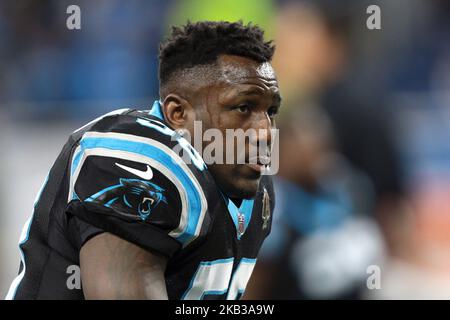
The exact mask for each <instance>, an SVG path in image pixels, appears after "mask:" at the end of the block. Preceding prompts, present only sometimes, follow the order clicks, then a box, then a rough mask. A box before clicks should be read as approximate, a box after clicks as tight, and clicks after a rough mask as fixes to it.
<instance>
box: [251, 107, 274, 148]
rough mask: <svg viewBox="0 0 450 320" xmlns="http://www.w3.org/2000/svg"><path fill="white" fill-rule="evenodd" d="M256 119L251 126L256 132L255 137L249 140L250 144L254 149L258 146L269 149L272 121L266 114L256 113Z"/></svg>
mask: <svg viewBox="0 0 450 320" xmlns="http://www.w3.org/2000/svg"><path fill="white" fill-rule="evenodd" d="M256 117H257V118H256V119H255V123H254V126H253V128H254V129H255V131H256V136H255V137H254V139H251V140H250V143H252V144H253V145H255V146H256V147H259V146H260V145H265V146H267V147H270V145H271V144H272V129H273V127H272V120H271V119H270V117H269V115H268V114H267V113H266V112H261V113H258V115H257V116H256Z"/></svg>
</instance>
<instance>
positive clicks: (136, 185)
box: [85, 178, 167, 221]
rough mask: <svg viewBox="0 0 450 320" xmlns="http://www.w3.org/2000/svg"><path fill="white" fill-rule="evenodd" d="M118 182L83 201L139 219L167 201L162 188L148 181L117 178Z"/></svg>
mask: <svg viewBox="0 0 450 320" xmlns="http://www.w3.org/2000/svg"><path fill="white" fill-rule="evenodd" d="M119 182H120V183H119V184H118V185H114V186H111V187H108V188H106V189H103V190H102V191H100V192H97V193H96V194H94V195H92V196H90V197H89V198H87V199H86V200H85V201H91V202H97V203H100V204H102V205H104V206H106V207H109V208H113V209H115V210H117V211H119V212H122V213H126V214H127V215H128V213H129V212H130V211H131V213H133V214H134V215H135V214H136V213H137V214H138V215H139V217H140V218H141V220H143V221H145V220H147V218H148V217H149V215H150V213H151V212H152V209H154V208H155V207H156V206H158V205H159V204H160V203H161V202H164V203H167V200H166V198H165V196H164V195H163V192H164V189H162V188H161V187H159V186H157V185H156V184H154V183H151V182H149V181H143V180H139V179H125V178H121V179H119Z"/></svg>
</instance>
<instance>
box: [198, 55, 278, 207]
mask: <svg viewBox="0 0 450 320" xmlns="http://www.w3.org/2000/svg"><path fill="white" fill-rule="evenodd" d="M217 72H219V80H218V81H215V82H214V83H213V84H212V85H209V86H206V87H204V88H203V89H201V90H200V91H201V92H199V93H198V94H199V97H201V98H200V99H201V101H199V104H197V105H201V107H199V108H196V119H197V120H199V119H200V120H201V121H202V126H203V130H207V129H210V128H216V129H219V130H220V131H221V132H222V136H223V137H224V141H223V146H224V148H223V150H224V153H226V152H231V150H230V149H229V148H227V143H228V146H229V143H230V141H227V142H226V141H225V140H226V130H227V129H242V130H243V131H244V132H248V131H247V130H249V129H250V131H252V130H251V129H253V132H255V133H256V135H253V136H252V138H250V139H245V140H244V141H243V142H242V140H241V144H242V143H243V144H244V146H242V145H241V146H239V145H238V140H237V139H234V151H233V152H234V155H235V156H234V157H233V159H234V161H233V163H232V164H228V163H227V164H209V165H208V169H209V171H210V172H211V174H212V175H213V177H214V179H215V180H216V182H217V183H218V185H219V187H220V188H221V189H222V191H223V192H224V193H225V194H226V195H227V196H229V197H232V198H252V197H253V196H254V195H255V194H256V191H257V189H258V185H259V180H260V178H261V173H262V170H263V169H264V165H263V164H262V163H267V159H262V158H263V157H264V156H266V157H270V146H271V143H272V135H271V129H274V128H275V121H274V116H275V115H276V114H277V112H278V109H279V107H280V101H281V98H280V94H279V88H278V83H277V80H276V78H275V73H274V71H273V69H272V66H271V65H270V64H269V63H258V62H255V61H253V60H250V59H247V58H243V57H239V56H233V55H223V56H221V57H219V59H218V67H217ZM208 143H209V142H203V149H204V148H205V146H206V145H208ZM264 145H267V148H260V149H259V152H258V153H257V154H256V155H257V157H256V159H252V160H250V159H249V157H250V152H249V150H250V147H251V146H252V147H258V146H264ZM239 150H243V155H244V157H245V160H246V161H245V162H246V163H245V164H242V163H241V164H238V163H237V159H238V156H239V155H237V153H239ZM253 150H255V149H253ZM261 151H263V152H261ZM261 153H262V154H261ZM223 159H224V160H225V155H224V158H223ZM248 162H252V163H253V164H249V163H248ZM255 162H257V163H256V164H255Z"/></svg>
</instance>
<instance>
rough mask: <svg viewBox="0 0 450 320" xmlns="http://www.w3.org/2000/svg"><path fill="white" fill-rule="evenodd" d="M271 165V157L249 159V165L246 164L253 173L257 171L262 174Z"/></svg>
mask: <svg viewBox="0 0 450 320" xmlns="http://www.w3.org/2000/svg"><path fill="white" fill-rule="evenodd" d="M269 164H270V157H269V156H257V157H252V158H249V159H248V161H247V163H246V164H245V165H246V166H248V167H249V168H250V169H252V170H253V171H257V172H259V173H261V172H262V171H263V170H265V168H266V167H267V166H268V165H269Z"/></svg>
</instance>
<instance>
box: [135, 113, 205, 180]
mask: <svg viewBox="0 0 450 320" xmlns="http://www.w3.org/2000/svg"><path fill="white" fill-rule="evenodd" d="M136 122H137V123H139V124H140V125H142V126H144V127H149V128H152V129H155V130H157V131H159V132H161V133H162V134H165V135H167V136H170V137H171V140H172V141H177V142H178V143H179V145H180V146H181V147H182V148H183V149H184V151H186V152H187V154H188V155H189V157H190V158H191V160H192V163H193V164H194V165H195V166H196V167H197V169H199V170H200V171H202V170H204V169H206V164H205V162H204V161H203V159H202V157H201V156H200V154H199V153H198V152H197V150H195V148H194V147H192V145H191V144H190V143H189V141H187V140H186V139H184V138H183V137H181V136H179V135H178V134H177V133H176V132H175V131H173V130H172V129H170V128H169V127H168V126H166V125H165V124H163V123H161V122H158V121H154V120H146V119H137V120H136Z"/></svg>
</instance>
